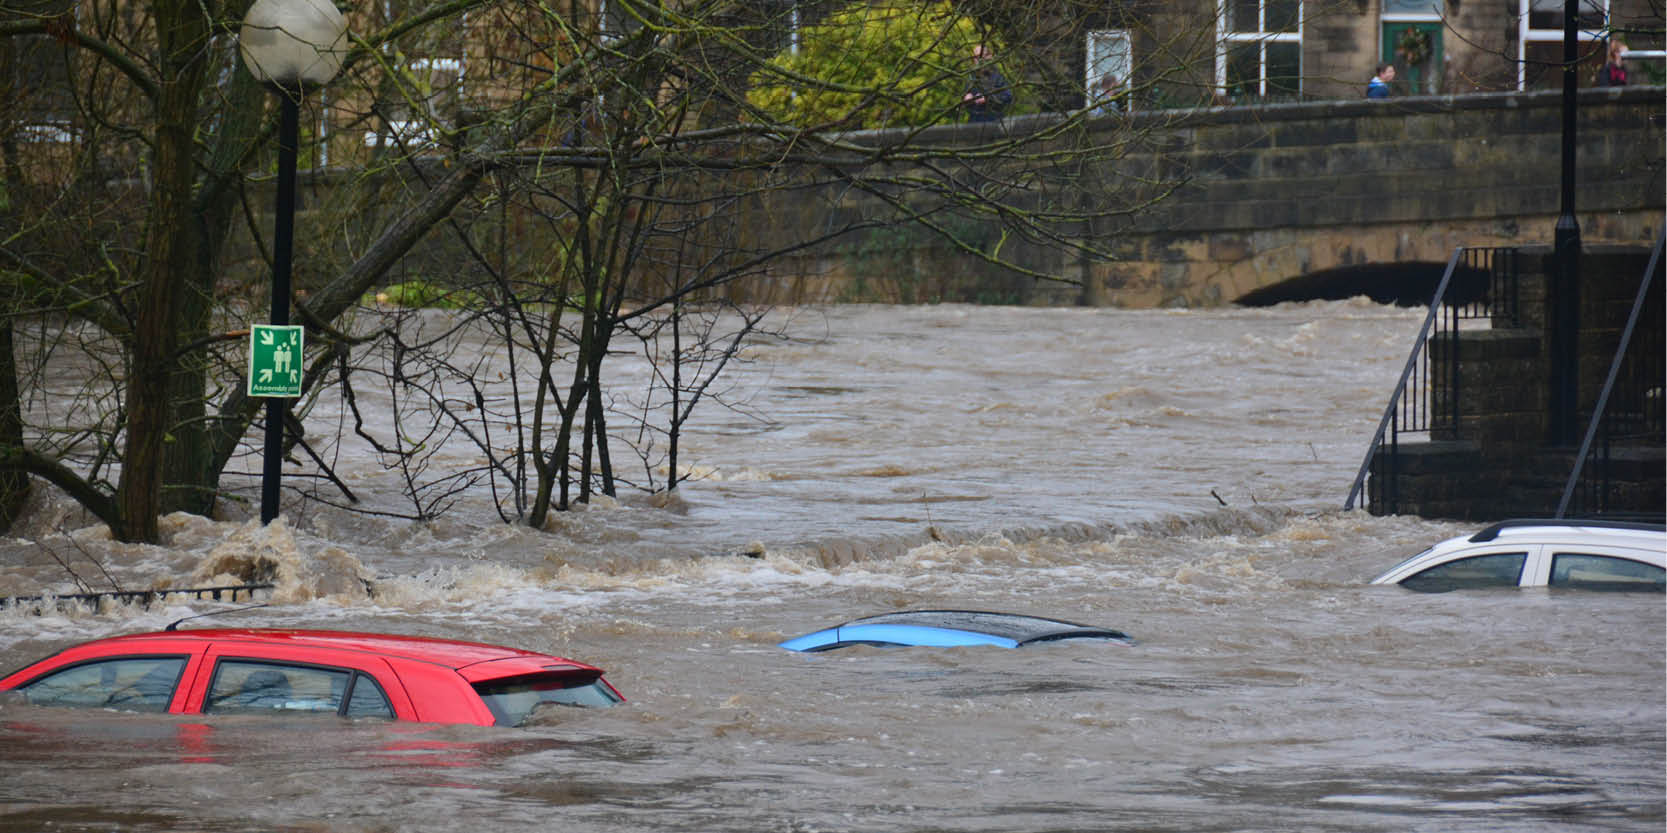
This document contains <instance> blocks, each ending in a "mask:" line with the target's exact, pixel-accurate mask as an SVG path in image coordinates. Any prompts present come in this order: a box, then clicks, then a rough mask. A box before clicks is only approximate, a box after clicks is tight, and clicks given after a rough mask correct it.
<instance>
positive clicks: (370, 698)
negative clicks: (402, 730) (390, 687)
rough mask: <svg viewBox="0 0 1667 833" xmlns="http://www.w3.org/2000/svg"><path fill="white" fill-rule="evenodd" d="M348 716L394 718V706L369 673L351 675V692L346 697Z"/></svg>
mask: <svg viewBox="0 0 1667 833" xmlns="http://www.w3.org/2000/svg"><path fill="white" fill-rule="evenodd" d="M347 716H348V717H385V718H387V719H389V720H393V719H394V707H393V706H392V705H391V704H389V703H388V695H387V694H385V693H383V691H382V686H380V685H378V684H377V682H376V680H373V679H371V676H370V675H369V674H365V673H362V672H361V673H358V674H354V675H353V693H352V694H351V695H350V696H349V697H348V698H347Z"/></svg>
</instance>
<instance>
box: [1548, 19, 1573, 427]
mask: <svg viewBox="0 0 1667 833" xmlns="http://www.w3.org/2000/svg"><path fill="white" fill-rule="evenodd" d="M1581 2H1582V0H1563V170H1562V177H1561V180H1562V182H1561V184H1562V188H1561V199H1560V200H1559V202H1560V203H1561V210H1560V213H1559V214H1558V216H1557V228H1556V231H1555V233H1554V236H1553V238H1552V244H1553V252H1554V253H1553V260H1555V261H1556V265H1555V269H1556V274H1555V275H1553V276H1552V289H1551V293H1550V295H1551V305H1552V306H1551V307H1550V309H1549V310H1548V312H1549V313H1550V317H1551V320H1550V321H1549V322H1547V323H1548V324H1549V325H1550V329H1551V344H1550V353H1551V356H1550V358H1551V380H1550V381H1551V424H1550V426H1549V427H1550V431H1549V433H1550V440H1551V443H1552V444H1553V445H1573V444H1574V442H1575V437H1576V435H1577V433H1578V430H1579V426H1578V425H1576V424H1575V423H1576V422H1577V421H1578V420H1579V414H1580V348H1579V340H1580V339H1579V335H1580V221H1579V220H1577V219H1576V218H1575V216H1574V179H1575V167H1574V161H1575V159H1574V156H1575V153H1574V150H1575V149H1574V140H1575V108H1576V104H1577V100H1578V99H1577V98H1576V90H1577V88H1578V86H1579V85H1578V83H1577V80H1578V79H1577V78H1576V76H1575V68H1576V67H1575V64H1576V62H1577V61H1578V60H1579V59H1580V42H1579V24H1580V4H1581Z"/></svg>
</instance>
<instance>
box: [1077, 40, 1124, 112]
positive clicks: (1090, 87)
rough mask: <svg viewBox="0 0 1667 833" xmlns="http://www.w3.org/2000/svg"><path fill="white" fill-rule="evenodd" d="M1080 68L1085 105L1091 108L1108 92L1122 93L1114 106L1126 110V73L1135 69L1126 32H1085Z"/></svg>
mask: <svg viewBox="0 0 1667 833" xmlns="http://www.w3.org/2000/svg"><path fill="white" fill-rule="evenodd" d="M1084 51H1085V54H1086V60H1085V64H1086V66H1085V68H1084V70H1083V89H1084V90H1086V91H1087V98H1086V101H1085V104H1086V106H1089V107H1093V106H1095V105H1096V104H1098V103H1100V100H1101V99H1102V98H1104V97H1105V96H1106V94H1107V93H1108V92H1111V91H1116V93H1118V94H1123V98H1121V99H1119V102H1120V103H1119V104H1116V105H1111V106H1112V107H1113V109H1118V110H1126V109H1128V105H1127V101H1128V96H1127V95H1126V91H1127V90H1128V89H1129V73H1131V72H1133V70H1134V50H1133V49H1132V48H1131V44H1130V41H1129V33H1128V32H1127V31H1125V30H1122V29H1111V30H1103V31H1098V32H1089V33H1088V45H1087V49H1086V50H1084Z"/></svg>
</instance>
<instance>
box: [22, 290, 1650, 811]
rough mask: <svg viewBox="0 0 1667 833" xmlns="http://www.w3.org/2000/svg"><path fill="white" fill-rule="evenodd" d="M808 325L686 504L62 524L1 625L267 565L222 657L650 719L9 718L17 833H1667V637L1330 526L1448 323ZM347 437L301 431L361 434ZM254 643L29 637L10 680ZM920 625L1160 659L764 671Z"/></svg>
mask: <svg viewBox="0 0 1667 833" xmlns="http://www.w3.org/2000/svg"><path fill="white" fill-rule="evenodd" d="M777 315H778V316H779V323H780V325H781V326H782V327H783V328H785V335H786V337H785V338H780V339H766V338H761V339H758V340H756V342H755V343H753V345H752V346H751V347H750V348H749V349H748V351H747V354H746V359H747V361H745V362H744V363H742V364H739V365H737V366H736V367H735V369H734V372H733V373H732V375H731V376H730V377H729V378H728V384H727V386H726V389H725V398H726V403H725V404H722V405H716V404H715V405H712V406H710V407H707V408H705V409H704V410H702V411H699V412H697V417H696V420H695V423H696V424H695V425H693V426H692V427H691V429H690V433H689V434H688V436H687V437H686V438H685V445H684V448H683V449H682V456H681V462H682V463H683V464H684V465H685V466H686V470H687V471H689V472H691V473H694V474H695V475H696V476H697V479H695V480H693V481H691V482H689V483H686V484H684V486H682V487H681V488H680V489H679V490H678V491H679V492H680V495H679V496H678V497H677V498H675V499H672V500H666V499H663V498H653V497H650V496H646V495H638V494H627V493H622V494H621V495H620V497H619V498H618V499H617V500H613V499H604V500H598V501H596V502H595V503H593V504H592V505H590V506H588V507H585V508H583V509H582V510H579V511H574V512H570V513H565V514H563V515H561V516H560V517H558V518H557V519H556V521H555V522H554V523H552V525H551V528H550V529H548V530H542V531H535V530H530V529H527V528H524V527H517V526H513V525H505V524H503V523H501V522H499V521H498V520H497V517H496V513H495V512H494V511H493V510H492V509H491V508H490V507H491V506H492V501H493V500H494V496H493V495H491V494H487V493H484V492H483V493H471V494H464V495H460V496H458V498H457V504H456V506H454V507H453V509H452V510H451V512H450V513H448V514H447V515H445V516H443V517H442V518H441V519H439V520H437V521H434V522H431V523H424V524H416V523H412V522H409V521H404V520H400V519H398V518H396V517H392V516H390V515H385V514H384V515H376V514H359V513H351V512H344V511H341V510H337V509H332V508H328V507H324V506H320V505H316V504H305V503H302V502H301V501H300V500H299V499H297V498H296V496H295V495H294V494H293V493H287V494H286V506H285V514H284V518H283V520H282V522H280V523H277V524H274V525H273V526H271V527H267V528H261V527H259V525H258V524H256V523H251V522H250V521H249V520H248V518H247V517H246V515H244V514H238V513H239V512H241V511H243V510H239V509H237V508H236V507H233V508H231V509H228V516H227V517H224V518H222V519H216V520H208V519H203V518H196V517H190V516H183V515H181V516H172V517H169V518H167V519H165V521H164V530H165V535H166V536H167V542H166V543H165V544H164V545H162V546H136V545H125V544H117V543H114V542H111V541H110V540H109V539H108V536H107V535H106V534H105V533H104V531H103V529H102V527H99V526H97V525H95V524H92V523H91V522H89V521H87V520H86V519H85V517H84V516H82V515H80V514H79V513H78V512H76V511H73V509H72V508H71V507H70V506H69V505H68V504H67V502H65V501H63V500H62V499H61V498H59V497H57V496H54V495H50V494H48V495H43V496H41V497H39V498H37V499H36V502H35V505H34V507H33V511H32V514H31V517H30V520H29V521H28V523H27V524H25V528H24V529H22V530H19V531H17V532H15V535H16V537H13V538H9V539H5V540H4V541H3V542H0V559H3V560H0V564H3V566H4V570H3V578H0V593H4V594H19V593H36V592H41V591H43V590H46V591H55V592H72V591H73V590H75V589H76V585H75V581H74V580H73V579H71V578H70V575H69V573H71V572H73V573H74V574H75V575H77V576H79V577H80V578H81V580H82V582H83V583H84V584H86V585H90V586H100V587H105V586H109V585H110V584H111V583H119V584H122V585H123V586H126V587H131V588H143V587H157V586H167V585H170V584H171V585H174V586H178V585H181V584H187V583H190V582H192V581H203V580H209V579H212V578H214V577H215V576H218V575H223V574H224V573H225V571H226V570H228V569H232V568H234V567H235V566H236V565H237V564H239V563H246V562H248V561H249V560H251V559H259V558H264V559H268V560H269V561H271V562H273V563H275V564H277V565H278V576H277V584H278V587H277V589H276V590H275V591H274V592H273V594H272V599H271V602H272V603H271V604H270V605H269V606H267V607H263V608H259V609H255V610H246V611H241V612H232V613H226V614H223V615H219V616H214V617H210V618H208V619H206V620H197V621H198V622H205V621H206V622H212V623H214V624H221V625H251V626H253V625H260V626H299V627H329V628H347V629H362V630H376V631H391V632H398V633H410V634H424V635H436V636H448V637H460V638H467V639H475V640H480V641H486V642H495V643H502V644H508V645H514V646H518V647H524V648H530V649H534V650H540V651H547V652H551V653H556V654H561V655H565V656H571V657H574V658H576V659H579V660H582V661H586V662H590V663H594V664H596V665H599V666H602V667H603V668H605V669H606V670H607V674H608V677H609V679H610V680H611V681H612V682H613V683H614V684H615V685H616V686H617V687H618V688H619V689H620V690H621V692H623V693H624V694H625V696H626V697H627V698H629V701H628V702H627V703H625V704H623V705H621V706H618V707H615V708H612V709H606V710H568V711H563V712H562V713H560V714H559V715H553V716H546V717H544V718H543V719H542V722H540V723H539V724H538V725H533V726H526V727H521V728H515V729H501V728H478V727H456V726H428V725H413V724H391V723H382V722H354V723H347V722H342V721H339V720H338V719H336V718H314V719H302V718H288V719H284V720H277V721H274V720H268V719H263V718H259V717H244V716H237V717H232V716H227V717H214V718H203V717H193V718H189V719H187V718H179V717H169V716H155V715H135V714H123V713H119V712H109V711H70V710H58V709H46V708H37V707H31V706H28V705H25V704H22V703H20V702H18V701H17V700H16V699H6V698H0V829H3V830H20V831H21V830H60V831H62V830H69V831H108V830H145V831H151V830H154V831H273V830H282V831H324V830H329V831H429V830H432V831H451V830H561V831H620V832H621V833H624V832H626V831H633V832H634V831H646V830H664V831H783V833H785V832H786V831H992V833H994V832H996V831H1002V832H1003V833H1005V832H1006V831H1113V830H1115V831H1187V832H1188V833H1192V832H1193V831H1338V833H1345V832H1347V833H1357V832H1358V831H1453V830H1489V831H1498V830H1505V831H1656V832H1657V833H1659V831H1661V830H1662V829H1663V825H1664V822H1667V818H1664V799H1663V795H1664V790H1667V784H1664V775H1663V773H1664V768H1667V717H1664V703H1667V692H1664V676H1667V674H1664V671H1667V669H1664V633H1667V620H1664V604H1663V598H1662V597H1661V596H1660V595H1659V594H1625V593H1582V592H1550V591H1545V590H1538V591H1464V592H1455V593H1446V594H1419V593H1413V592H1410V591H1406V590H1403V589H1401V588H1398V587H1371V586H1368V585H1367V582H1369V581H1370V580H1371V579H1372V578H1373V577H1374V576H1375V575H1377V574H1378V573H1379V572H1381V571H1383V570H1385V569H1387V568H1388V567H1390V566H1391V565H1393V564H1394V563H1395V562H1396V561H1398V560H1400V559H1401V558H1403V557H1405V556H1407V555H1410V554H1412V553H1414V552H1416V551H1417V550H1419V549H1421V548H1422V547H1424V546H1425V545H1427V544H1429V543H1432V542H1434V541H1436V540H1438V539H1440V538H1443V537H1447V536H1451V535H1455V534H1459V533H1461V532H1465V531H1468V530H1471V529H1473V528H1474V527H1473V526H1471V525H1465V524H1458V523H1453V522H1441V521H1428V520H1422V519H1417V518H1410V517H1388V518H1377V517H1372V516H1370V515H1367V514H1366V513H1364V512H1360V511H1354V512H1343V511H1341V505H1342V503H1343V500H1344V498H1345V496H1346V495H1347V492H1348V488H1349V484H1350V481H1351V480H1352V478H1353V477H1354V474H1355V472H1356V470H1357V469H1358V467H1359V466H1360V462H1361V457H1362V455H1363V454H1364V452H1365V449H1366V443H1367V441H1368V439H1369V438H1370V435H1371V432H1372V430H1373V429H1374V428H1375V427H1376V424H1377V420H1378V417H1379V415H1380V414H1381V412H1382V408H1383V406H1384V403H1385V401H1386V399H1387V397H1388V394H1389V391H1390V388H1391V387H1392V385H1393V384H1394V382H1395V379H1396V377H1397V375H1398V374H1399V372H1400V369H1401V365H1402V363H1403V362H1404V361H1405V358H1406V355H1407V351H1408V349H1409V347H1410V346H1411V342H1412V339H1413V337H1414V335H1415V333H1416V332H1417V329H1418V325H1419V323H1420V320H1421V316H1422V313H1421V311H1418V310H1405V309H1397V308H1393V307H1383V306H1378V305H1374V304H1370V303H1366V302H1363V301H1345V302H1325V303H1310V304H1288V305H1282V306H1278V307H1273V308H1267V309H1227V310H1202V311H1140V312H1135V311H1120V310H1084V309H1026V308H1002V307H966V306H931V307H884V306H879V307H874V306H853V307H829V308H814V309H792V310H781V311H778V313H777ZM478 349H480V350H482V351H484V352H490V349H491V348H490V346H489V345H488V343H487V342H485V341H482V343H481V346H480V347H479V348H478ZM619 361H620V362H621V364H620V365H619V366H620V367H621V368H624V369H625V370H629V369H630V364H629V363H630V361H631V359H630V358H629V357H622V358H621V359H620V360H619ZM625 375H626V374H625V373H624V372H622V373H621V376H622V377H623V376H625ZM363 404H364V403H361V405H363ZM334 407H338V406H337V405H335V404H332V403H330V402H327V401H325V402H321V403H320V404H319V406H318V408H317V409H315V411H314V413H313V415H312V416H310V417H309V430H310V431H311V432H316V433H317V434H318V436H320V437H325V436H327V435H330V434H333V431H334V429H333V428H329V429H326V427H325V426H326V425H330V424H332V423H333V421H334V420H335V419H336V417H335V416H333V415H332V411H331V408H334ZM252 439H253V440H255V441H256V442H258V437H257V438H252ZM326 446H327V447H328V448H329V451H330V454H331V455H332V456H331V457H330V459H332V460H334V461H336V463H337V465H338V467H339V470H340V472H341V474H342V476H343V477H344V480H345V482H347V483H349V484H351V486H352V488H353V489H354V490H355V492H357V493H358V494H359V496H360V497H361V498H362V501H363V503H362V504H361V508H367V509H371V510H386V511H388V512H398V511H400V510H401V502H400V498H399V494H398V480H397V478H396V477H394V476H391V475H388V474H386V473H383V472H382V471H381V470H380V469H379V467H378V465H377V460H376V457H375V455H374V454H373V453H371V452H369V451H367V450H366V449H363V448H358V447H356V446H355V445H354V444H353V443H352V442H344V443H342V444H341V445H339V446H336V445H329V444H326ZM446 453H448V454H455V459H447V458H446V457H444V456H442V458H441V460H442V464H444V465H458V466H462V465H472V464H473V461H472V460H471V459H470V458H469V455H470V453H471V452H470V451H469V450H468V449H463V448H459V449H456V450H452V449H447V450H446ZM243 468H245V469H250V470H253V471H256V472H258V469H259V466H258V464H257V463H248V464H247V465H244V466H243ZM296 471H297V472H298V473H299V471H300V470H299V469H297V470H296ZM297 482H304V481H301V480H299V479H298V480H297ZM224 485H225V486H227V487H228V488H233V489H238V490H240V491H241V492H242V493H243V494H245V495H258V484H257V483H256V482H255V480H254V479H253V478H252V477H248V476H244V475H239V474H234V475H232V476H229V477H228V478H227V481H226V483H225V484H224ZM304 488H307V489H315V490H318V491H319V493H320V494H327V492H326V490H324V489H323V488H322V487H320V486H318V485H316V484H309V485H306V486H304ZM367 587H368V588H369V591H368V592H367ZM230 607H232V605H231V604H229V603H225V602H222V603H215V602H212V601H190V600H179V599H173V598H171V599H169V600H168V601H166V602H165V603H161V604H156V605H152V606H151V607H149V608H124V607H119V606H118V607H111V608H106V609H105V610H103V611H100V612H96V613H95V612H89V611H86V610H82V609H79V608H76V607H74V606H69V607H63V608H48V609H45V610H42V609H40V608H33V609H11V610H6V611H0V666H4V667H5V668H7V669H10V668H13V667H16V666H19V665H21V664H23V663H25V662H28V661H30V660H32V659H34V658H37V657H39V656H41V655H44V654H46V653H50V652H51V651H53V650H55V649H58V648H61V647H64V646H67V645H70V644H73V643H75V642H78V641H81V640H86V639H91V638H96V637H101V636H107V635H113V634H118V633H126V632H133V631H141V630H149V629H156V628H161V627H163V626H165V625H167V624H168V623H169V622H171V621H174V620H176V619H179V618H182V617H185V616H191V615H194V614H199V613H207V612H211V611H217V610H225V609H227V608H230ZM929 607H933V608H975V609H983V610H1003V611H1013V612H1020V613H1029V614H1036V615H1042V616H1051V617H1056V618H1063V619H1069V620H1073V621H1078V622H1083V623H1087V624H1092V625H1102V626H1106V627H1111V628H1116V629H1119V630H1122V631H1125V632H1127V633H1128V634H1129V635H1130V636H1132V637H1133V638H1134V639H1135V640H1136V642H1135V644H1133V645H1122V644H1116V643H1082V644H1072V643H1063V644H1054V645H1047V646H1038V647H1030V648H1023V649H1018V650H1003V649H999V648H956V649H948V650H943V649H923V648H922V649H878V648H855V649H849V650H844V651H835V652H830V653H823V654H795V653H791V652H788V651H784V650H782V649H780V648H778V647H776V644H777V643H778V642H780V641H781V640H783V639H785V638H787V637H790V636H795V635H798V634H801V633H805V632H807V631H810V630H815V629H818V628H821V627H825V626H828V625H832V624H835V623H838V622H840V621H843V620H846V619H850V618H855V617H858V616H863V615H868V614H873V613H880V612H885V611H891V610H898V609H906V608H929ZM189 626H190V624H187V625H186V626H185V627H189Z"/></svg>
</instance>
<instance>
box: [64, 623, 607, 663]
mask: <svg viewBox="0 0 1667 833" xmlns="http://www.w3.org/2000/svg"><path fill="white" fill-rule="evenodd" d="M127 640H147V641H156V640H167V641H173V640H178V641H179V642H181V643H198V642H255V643H262V644H267V645H289V646H294V647H315V648H337V649H344V650H349V651H363V652H365V653H370V654H377V655H379V656H387V657H402V658H405V659H411V660H417V661H419V662H429V663H434V664H436V665H442V666H445V667H447V668H451V669H462V668H465V667H467V666H470V665H475V664H478V663H482V662H499V661H502V660H520V661H521V662H515V663H509V662H506V663H502V664H501V665H500V666H499V667H500V668H507V667H509V666H522V665H523V664H524V666H525V668H526V669H527V672H533V671H537V670H542V669H545V668H549V667H550V666H552V665H560V666H562V667H563V668H564V669H565V668H580V669H592V670H596V669H594V667H593V666H589V665H586V664H584V663H582V662H574V661H573V660H570V659H566V658H563V657H558V656H553V655H550V654H540V653H537V652H535V651H523V650H520V649H517V648H506V647H504V646H502V645H487V644H485V643H481V642H463V641H461V640H456V639H439V638H436V637H429V636H402V635H399V634H387V633H360V632H356V631H322V630H299V629H289V628H204V629H200V630H197V629H193V630H179V631H157V632H155V633H135V634H128V635H125V636H113V637H109V638H107V639H99V640H95V642H96V643H97V644H105V645H108V644H112V643H119V642H123V641H127Z"/></svg>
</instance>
